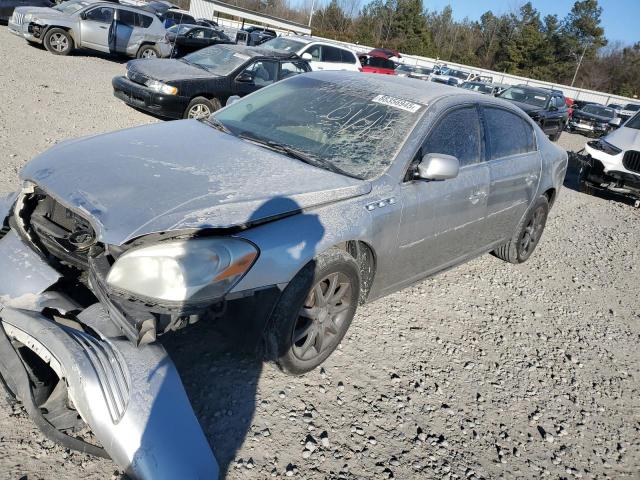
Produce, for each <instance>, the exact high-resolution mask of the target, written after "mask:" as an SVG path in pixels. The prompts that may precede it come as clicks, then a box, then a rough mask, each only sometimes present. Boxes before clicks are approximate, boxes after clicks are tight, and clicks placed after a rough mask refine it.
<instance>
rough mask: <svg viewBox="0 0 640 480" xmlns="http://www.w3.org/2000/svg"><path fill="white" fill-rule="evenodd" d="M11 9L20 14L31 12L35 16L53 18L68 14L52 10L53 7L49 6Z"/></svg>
mask: <svg viewBox="0 0 640 480" xmlns="http://www.w3.org/2000/svg"><path fill="white" fill-rule="evenodd" d="M13 11H14V12H18V13H22V14H27V13H31V14H33V15H34V16H35V17H36V18H55V17H60V16H65V17H66V16H68V15H65V14H63V13H62V12H60V11H59V10H54V9H53V8H49V7H29V6H26V7H16V8H15V9H14V10H13Z"/></svg>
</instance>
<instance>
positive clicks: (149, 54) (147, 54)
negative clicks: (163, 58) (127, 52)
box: [140, 48, 158, 58]
mask: <svg viewBox="0 0 640 480" xmlns="http://www.w3.org/2000/svg"><path fill="white" fill-rule="evenodd" d="M140 58H158V55H156V51H155V50H154V49H153V48H147V49H146V50H143V51H142V55H141V56H140Z"/></svg>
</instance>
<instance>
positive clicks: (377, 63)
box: [362, 57, 396, 70]
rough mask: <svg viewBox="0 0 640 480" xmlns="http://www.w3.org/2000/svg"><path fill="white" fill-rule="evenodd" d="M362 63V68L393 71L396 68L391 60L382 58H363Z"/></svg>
mask: <svg viewBox="0 0 640 480" xmlns="http://www.w3.org/2000/svg"><path fill="white" fill-rule="evenodd" d="M363 58H364V61H363V63H362V66H363V67H372V68H386V69H389V70H393V69H394V68H395V66H396V64H395V63H393V62H392V61H391V60H388V59H386V58H382V57H363Z"/></svg>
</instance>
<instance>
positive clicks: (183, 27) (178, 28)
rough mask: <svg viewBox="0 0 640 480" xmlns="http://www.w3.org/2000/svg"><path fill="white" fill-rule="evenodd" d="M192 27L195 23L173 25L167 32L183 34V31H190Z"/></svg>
mask: <svg viewBox="0 0 640 480" xmlns="http://www.w3.org/2000/svg"><path fill="white" fill-rule="evenodd" d="M192 28H193V25H184V24H182V25H174V26H173V27H169V28H167V32H171V33H177V34H178V35H181V34H183V33H186V32H188V31H189V30H191V29H192Z"/></svg>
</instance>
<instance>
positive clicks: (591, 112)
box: [567, 103, 621, 136]
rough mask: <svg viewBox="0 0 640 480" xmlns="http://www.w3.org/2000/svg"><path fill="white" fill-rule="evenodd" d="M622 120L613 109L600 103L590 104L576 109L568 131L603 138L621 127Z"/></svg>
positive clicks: (568, 125)
mask: <svg viewBox="0 0 640 480" xmlns="http://www.w3.org/2000/svg"><path fill="white" fill-rule="evenodd" d="M620 123H621V122H620V118H619V117H618V115H617V114H616V111H615V110H614V109H613V108H610V107H605V106H604V105H600V104H598V103H588V104H586V105H584V106H583V107H581V108H578V109H574V110H573V115H572V116H571V120H569V123H568V124H567V131H569V132H573V131H578V132H583V133H586V134H588V135H594V136H602V135H605V134H607V133H609V131H610V130H613V129H614V128H615V127H617V126H618V125H620Z"/></svg>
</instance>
